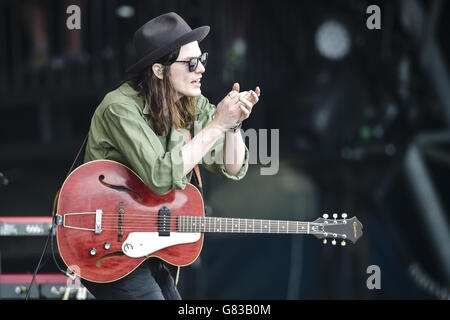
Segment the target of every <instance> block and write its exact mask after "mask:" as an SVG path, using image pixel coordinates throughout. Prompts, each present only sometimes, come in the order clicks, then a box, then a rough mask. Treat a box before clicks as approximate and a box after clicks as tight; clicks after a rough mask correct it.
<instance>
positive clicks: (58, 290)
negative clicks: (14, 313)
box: [0, 273, 93, 300]
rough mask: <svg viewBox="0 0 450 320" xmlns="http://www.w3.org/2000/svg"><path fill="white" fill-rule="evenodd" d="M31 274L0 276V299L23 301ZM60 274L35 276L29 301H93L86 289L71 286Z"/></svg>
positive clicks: (81, 286) (79, 285) (79, 286)
mask: <svg viewBox="0 0 450 320" xmlns="http://www.w3.org/2000/svg"><path fill="white" fill-rule="evenodd" d="M32 277H33V275H32V274H0V299H23V298H25V296H26V295H27V292H28V287H29V285H30V282H31V279H32ZM67 280H68V278H67V277H66V276H65V275H63V274H60V273H42V274H38V275H37V276H36V279H35V281H34V285H33V286H32V287H31V288H30V289H29V290H30V291H31V292H30V294H29V298H31V299H52V300H55V299H58V300H59V299H62V300H69V299H76V300H86V299H93V296H92V295H91V294H90V293H89V291H87V289H86V288H85V287H84V286H83V285H81V284H77V285H73V284H71V283H70V281H69V282H68V281H67Z"/></svg>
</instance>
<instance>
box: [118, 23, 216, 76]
mask: <svg viewBox="0 0 450 320" xmlns="http://www.w3.org/2000/svg"><path fill="white" fill-rule="evenodd" d="M209 30H210V27H209V26H203V27H199V28H196V29H194V30H192V31H189V32H188V33H186V34H184V35H182V36H181V37H179V38H178V39H176V40H175V41H173V42H172V43H170V44H169V45H167V46H164V47H161V48H159V49H157V50H154V51H152V52H149V53H148V54H147V55H146V56H145V57H143V58H141V59H140V60H139V61H138V62H136V63H135V64H133V65H132V66H131V67H129V68H128V69H127V70H126V73H138V72H139V71H141V70H142V69H144V68H145V67H147V66H149V65H150V64H152V63H154V62H155V61H156V60H158V59H159V58H161V57H164V56H165V55H166V54H168V53H170V52H172V51H173V50H175V49H177V48H179V47H181V46H183V45H185V44H187V43H190V42H193V41H198V42H200V41H202V40H203V39H204V38H205V37H206V36H207V35H208V33H209Z"/></svg>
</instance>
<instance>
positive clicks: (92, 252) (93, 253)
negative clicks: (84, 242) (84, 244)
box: [89, 248, 97, 256]
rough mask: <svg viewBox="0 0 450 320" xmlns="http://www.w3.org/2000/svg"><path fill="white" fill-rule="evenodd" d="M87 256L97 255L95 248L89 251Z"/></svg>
mask: <svg viewBox="0 0 450 320" xmlns="http://www.w3.org/2000/svg"><path fill="white" fill-rule="evenodd" d="M89 254H90V255H91V256H95V255H96V254H97V249H95V248H91V249H89Z"/></svg>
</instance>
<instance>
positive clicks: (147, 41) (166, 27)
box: [126, 12, 210, 73]
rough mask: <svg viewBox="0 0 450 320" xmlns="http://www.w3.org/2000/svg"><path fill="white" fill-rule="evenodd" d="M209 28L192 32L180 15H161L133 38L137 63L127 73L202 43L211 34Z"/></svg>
mask: <svg viewBox="0 0 450 320" xmlns="http://www.w3.org/2000/svg"><path fill="white" fill-rule="evenodd" d="M209 29H210V27H209V26H202V27H199V28H197V29H194V30H192V29H191V27H190V26H189V25H188V24H187V23H186V21H184V20H183V18H181V17H180V16H179V15H177V14H176V13H174V12H169V13H166V14H163V15H160V16H158V17H156V18H154V19H152V20H150V21H148V22H147V23H146V24H144V25H143V26H142V27H140V28H139V29H138V30H137V31H136V32H135V33H134V37H133V44H134V48H135V50H136V57H137V59H136V61H137V62H136V63H134V64H133V65H132V66H131V67H129V68H128V69H127V70H126V73H138V72H139V71H141V70H143V69H144V68H145V67H148V66H149V65H151V64H153V63H155V62H156V61H157V60H158V59H159V58H162V57H164V56H165V55H166V54H169V53H170V52H172V51H173V50H175V49H177V48H179V47H181V46H183V45H185V44H187V43H190V42H193V41H198V42H200V41H202V40H203V39H204V38H205V37H206V36H207V35H208V33H209Z"/></svg>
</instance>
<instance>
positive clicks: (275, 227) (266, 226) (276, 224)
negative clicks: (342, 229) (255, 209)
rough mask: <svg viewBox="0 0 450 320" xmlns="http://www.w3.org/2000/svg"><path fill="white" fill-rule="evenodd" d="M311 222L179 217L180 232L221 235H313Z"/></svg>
mask: <svg viewBox="0 0 450 320" xmlns="http://www.w3.org/2000/svg"><path fill="white" fill-rule="evenodd" d="M310 224H312V223H310V222H302V221H286V220H284V221H283V220H264V219H240V218H218V217H198V216H178V217H177V231H178V232H220V233H284V234H286V233H292V234H300V233H301V234H307V233H312V232H311V229H310Z"/></svg>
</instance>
